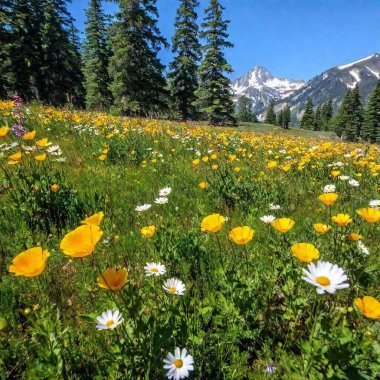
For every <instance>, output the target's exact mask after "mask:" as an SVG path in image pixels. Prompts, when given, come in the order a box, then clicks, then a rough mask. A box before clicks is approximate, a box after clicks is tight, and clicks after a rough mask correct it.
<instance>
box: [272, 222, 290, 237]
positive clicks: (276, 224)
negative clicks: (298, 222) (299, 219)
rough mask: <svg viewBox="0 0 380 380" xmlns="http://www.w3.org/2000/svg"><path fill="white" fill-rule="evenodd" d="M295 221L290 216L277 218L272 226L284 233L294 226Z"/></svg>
mask: <svg viewBox="0 0 380 380" xmlns="http://www.w3.org/2000/svg"><path fill="white" fill-rule="evenodd" d="M294 224H295V222H294V220H292V219H289V218H280V219H276V220H275V221H274V222H272V226H273V227H274V228H275V229H276V230H277V231H279V232H281V233H282V234H284V233H286V232H288V231H289V230H291V229H292V228H293V226H294Z"/></svg>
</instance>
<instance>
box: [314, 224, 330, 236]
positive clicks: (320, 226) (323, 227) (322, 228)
mask: <svg viewBox="0 0 380 380" xmlns="http://www.w3.org/2000/svg"><path fill="white" fill-rule="evenodd" d="M313 228H314V230H315V232H317V233H319V234H320V235H323V234H325V233H326V232H327V231H329V230H331V226H329V225H327V224H323V223H316V224H313Z"/></svg>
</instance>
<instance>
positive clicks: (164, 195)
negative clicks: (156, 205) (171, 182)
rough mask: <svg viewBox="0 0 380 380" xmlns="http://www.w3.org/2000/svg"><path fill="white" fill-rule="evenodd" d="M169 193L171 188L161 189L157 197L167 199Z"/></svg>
mask: <svg viewBox="0 0 380 380" xmlns="http://www.w3.org/2000/svg"><path fill="white" fill-rule="evenodd" d="M171 192H172V188H171V187H164V188H163V189H161V190H160V192H159V196H160V197H167V196H168V195H169V194H170V193H171Z"/></svg>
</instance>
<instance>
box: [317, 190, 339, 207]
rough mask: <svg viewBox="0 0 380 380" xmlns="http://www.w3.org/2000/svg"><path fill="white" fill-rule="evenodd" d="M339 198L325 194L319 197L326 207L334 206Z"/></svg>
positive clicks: (332, 194)
mask: <svg viewBox="0 0 380 380" xmlns="http://www.w3.org/2000/svg"><path fill="white" fill-rule="evenodd" d="M338 198H339V195H338V194H335V193H325V194H322V195H320V196H319V197H318V199H319V200H320V201H322V202H323V204H325V205H326V206H332V205H333V204H334V203H335V202H336V201H337V199H338Z"/></svg>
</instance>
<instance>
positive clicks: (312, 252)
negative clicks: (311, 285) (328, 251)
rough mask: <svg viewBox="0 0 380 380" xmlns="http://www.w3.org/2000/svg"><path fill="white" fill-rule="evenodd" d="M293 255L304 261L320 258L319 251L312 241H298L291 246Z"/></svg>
mask: <svg viewBox="0 0 380 380" xmlns="http://www.w3.org/2000/svg"><path fill="white" fill-rule="evenodd" d="M291 250H292V252H293V255H294V256H295V257H297V259H298V260H300V261H302V262H304V263H310V262H311V261H313V260H316V259H319V251H318V249H317V248H315V247H314V245H313V244H310V243H297V244H294V245H293V246H292V248H291Z"/></svg>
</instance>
